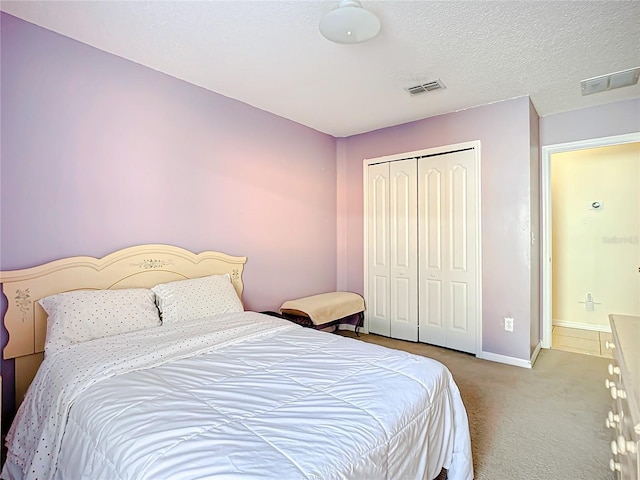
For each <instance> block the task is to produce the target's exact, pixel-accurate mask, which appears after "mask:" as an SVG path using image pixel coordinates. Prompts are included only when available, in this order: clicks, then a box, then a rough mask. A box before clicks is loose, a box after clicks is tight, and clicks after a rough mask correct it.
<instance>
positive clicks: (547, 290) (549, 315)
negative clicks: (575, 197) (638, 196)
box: [541, 133, 640, 348]
mask: <svg viewBox="0 0 640 480" xmlns="http://www.w3.org/2000/svg"><path fill="white" fill-rule="evenodd" d="M635 142H640V133H635V134H629V135H621V136H616V137H606V138H601V139H593V140H587V141H581V142H572V143H566V144H559V145H551V146H545V147H542V159H541V163H542V172H541V197H542V209H541V210H542V218H541V226H542V266H541V269H542V309H541V311H542V325H541V326H542V341H541V346H542V347H543V348H551V346H552V343H553V340H552V331H553V328H554V327H553V323H554V316H553V314H554V310H555V312H556V315H562V314H561V313H560V314H559V313H558V311H559V308H558V306H557V305H556V308H555V309H554V294H557V293H558V289H559V288H554V264H553V262H552V258H553V256H554V250H553V245H554V236H553V234H552V230H553V216H554V215H553V212H552V182H551V177H552V156H554V155H556V154H562V153H569V152H575V153H577V152H580V151H586V150H589V149H599V148H602V147H609V146H616V145H624V144H631V143H635ZM578 181H579V179H576V182H578ZM605 181H606V179H605V178H602V182H603V183H604V182H605ZM638 181H640V180H638ZM574 183H575V182H574ZM638 187H640V186H637V187H636V188H638ZM596 190H597V189H594V191H596ZM596 196H597V195H596ZM583 200H584V199H583ZM585 201H586V200H585ZM583 203H584V202H583ZM613 205H614V204H613V203H612V205H611V206H612V207H613ZM582 207H584V209H582V210H581V211H580V212H579V215H583V218H582V222H583V223H584V222H587V223H588V222H589V221H592V220H596V219H597V220H596V223H597V222H601V220H603V219H605V218H606V217H607V214H606V213H605V212H607V213H608V214H609V215H608V216H612V214H614V213H615V214H616V215H620V209H616V211H615V212H614V211H612V210H611V209H607V202H605V201H603V199H600V200H598V199H597V198H595V197H594V198H593V199H591V200H590V201H589V202H587V204H586V205H580V208H582ZM563 208H564V207H563ZM635 208H638V206H637V205H636V206H635ZM602 214H605V215H602ZM598 215H600V216H599V217H598ZM605 228H606V227H605ZM574 233H575V232H574ZM638 235H640V232H635V233H633V232H632V233H631V234H629V235H627V233H624V234H622V233H621V234H618V233H617V232H614V231H610V230H606V229H605V230H600V231H599V233H597V234H596V238H595V239H594V238H592V239H591V241H596V242H597V243H599V245H598V247H599V248H601V249H602V248H604V250H601V251H602V252H604V254H608V253H607V252H609V253H610V252H611V251H613V249H612V247H616V246H618V247H626V251H627V253H628V251H631V252H635V253H632V255H631V257H633V255H634V254H635V256H636V257H640V245H638V243H637V242H638ZM592 237H593V235H592ZM618 240H619V241H620V242H621V245H617V243H616V242H617V241H618ZM570 241H573V242H574V244H573V245H572V247H576V246H578V244H577V243H575V242H578V241H579V242H582V240H581V239H578V240H576V239H573V240H570ZM584 247H585V248H589V247H588V246H584ZM580 248H581V247H580ZM572 250H573V248H572ZM578 250H579V248H578ZM619 250H625V248H618V249H616V252H617V251H619ZM559 254H560V253H559ZM616 255H617V253H616ZM629 258H630V257H629V256H627V260H626V263H625V265H626V268H627V270H629V271H630V272H627V274H628V277H627V278H626V279H625V280H624V282H627V283H628V282H631V283H633V282H636V283H638V284H639V285H640V283H639V282H640V275H638V271H637V269H638V267H640V265H629V262H633V263H638V260H639V258H635V257H634V258H632V259H629ZM558 260H559V261H558V263H560V258H559V259H558ZM584 260H585V262H588V261H589V260H588V258H585V259H584ZM563 261H564V260H563ZM557 273H558V272H557V271H556V276H555V278H556V281H558V275H557ZM631 273H633V274H634V276H631V275H630V274H631ZM562 283H563V285H555V287H561V286H562V287H563V288H565V287H567V285H566V282H564V281H563V282H562ZM627 283H625V285H627ZM569 288H571V287H569ZM629 288H633V287H629ZM565 289H566V288H565ZM582 290H585V291H584V292H582V291H581V290H580V295H579V298H573V297H577V293H576V292H575V291H574V294H573V297H572V298H571V299H570V301H571V302H573V304H574V305H573V306H572V308H574V312H577V313H575V314H573V318H572V320H573V321H574V323H576V325H578V326H579V325H580V324H581V323H583V324H585V325H584V326H585V327H587V328H590V327H589V323H593V322H592V321H590V320H588V318H589V317H585V316H581V313H580V312H583V311H584V312H587V315H589V314H590V313H593V311H594V310H595V309H596V308H598V307H599V305H598V303H601V304H602V303H603V302H599V301H598V298H596V297H594V296H593V294H592V293H590V292H589V291H588V290H589V289H588V288H583V289H582ZM554 292H555V293H554ZM582 293H584V295H582ZM609 296H610V297H612V298H609V299H608V300H612V301H609V302H607V306H606V307H605V306H603V307H602V308H604V309H605V310H606V309H607V307H611V308H614V309H615V308H616V305H623V306H622V307H619V308H629V307H628V306H625V305H624V302H622V303H621V302H620V301H619V300H616V301H615V302H614V301H613V296H615V295H614V294H611V295H609ZM578 304H580V307H581V309H582V310H575V307H576V306H578ZM605 313H606V314H608V313H615V312H609V311H606V312H605ZM620 313H623V312H620ZM638 313H640V312H638ZM576 319H577V321H576ZM585 319H587V320H585ZM607 325H608V320H607ZM592 328H593V330H595V331H598V329H600V330H603V331H606V330H608V327H606V326H604V327H603V325H600V326H598V325H595V326H594V327H592Z"/></svg>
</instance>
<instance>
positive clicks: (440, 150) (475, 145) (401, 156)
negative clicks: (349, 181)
mask: <svg viewBox="0 0 640 480" xmlns="http://www.w3.org/2000/svg"><path fill="white" fill-rule="evenodd" d="M480 147H481V142H480V140H473V141H470V142H462V143H454V144H451V145H443V146H440V147H432V148H426V149H422V150H414V151H411V152H404V153H397V154H393V155H385V156H382V157H375V158H365V159H364V160H363V161H362V184H363V188H362V191H363V201H364V205H363V217H364V218H363V237H364V251H363V264H364V282H363V283H364V297H365V298H369V295H368V294H369V292H368V289H369V286H368V284H369V282H368V281H367V279H368V275H369V267H368V265H367V252H368V248H369V245H368V244H369V240H368V238H367V231H368V227H369V222H368V216H367V211H368V208H369V205H368V204H369V201H368V199H369V182H368V181H367V179H368V175H367V168H368V167H369V165H374V164H376V163H385V162H393V161H396V160H406V159H410V158H417V157H422V156H428V155H438V154H446V153H450V152H455V151H457V150H465V149H473V150H474V153H475V166H476V198H475V201H476V205H477V209H478V210H477V215H476V217H477V225H478V228H477V230H476V252H475V253H476V259H477V268H476V279H475V280H476V298H477V299H478V301H477V302H476V308H475V309H474V310H475V314H476V318H477V325H476V354H475V355H476V357H478V358H481V357H482V203H481V199H482V168H481V158H482V157H481V149H480ZM364 314H365V321H364V328H363V331H364V332H365V333H369V315H368V309H365V312H364Z"/></svg>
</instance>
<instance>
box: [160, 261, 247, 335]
mask: <svg viewBox="0 0 640 480" xmlns="http://www.w3.org/2000/svg"><path fill="white" fill-rule="evenodd" d="M151 290H153V292H155V294H156V300H157V302H158V308H159V309H160V314H161V315H162V323H163V324H165V323H177V322H182V321H186V320H193V319H198V318H207V317H212V316H214V315H221V314H223V313H234V312H242V311H243V310H244V308H243V306H242V302H241V301H240V299H239V298H238V294H237V293H236V290H235V288H234V287H233V284H232V283H231V277H230V276H229V274H228V273H225V274H224V275H211V276H208V277H202V278H192V279H188V280H177V281H175V282H169V283H161V284H160V285H156V286H155V287H153V288H152V289H151Z"/></svg>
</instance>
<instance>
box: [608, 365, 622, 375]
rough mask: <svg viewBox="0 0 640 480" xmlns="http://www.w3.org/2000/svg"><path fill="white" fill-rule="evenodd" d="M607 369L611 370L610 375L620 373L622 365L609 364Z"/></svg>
mask: <svg viewBox="0 0 640 480" xmlns="http://www.w3.org/2000/svg"><path fill="white" fill-rule="evenodd" d="M607 371H608V372H609V375H613V374H616V375H620V367H616V366H614V365H613V364H612V363H610V364H609V366H608V367H607Z"/></svg>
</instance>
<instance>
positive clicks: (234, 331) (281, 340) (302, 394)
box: [3, 312, 473, 480]
mask: <svg viewBox="0 0 640 480" xmlns="http://www.w3.org/2000/svg"><path fill="white" fill-rule="evenodd" d="M8 446H9V460H10V461H11V462H12V464H14V465H18V466H20V467H24V468H23V470H24V478H27V479H35V478H38V479H50V478H60V479H74V480H79V479H83V478H86V479H92V480H93V479H109V480H111V479H118V478H122V479H135V480H143V479H154V480H157V479H196V478H213V477H215V478H237V479H243V480H245V479H252V478H263V479H264V478H274V479H333V478H335V479H338V478H340V479H393V480H396V479H410V480H413V479H423V478H424V479H429V480H430V479H432V478H434V477H435V476H436V475H437V474H438V473H439V471H440V469H441V468H442V467H445V468H448V469H449V479H451V480H457V479H464V480H468V479H469V480H470V479H472V478H473V473H472V464H471V445H470V438H469V430H468V423H467V416H466V412H465V410H464V406H463V404H462V401H461V399H460V395H459V392H458V389H457V387H456V385H455V383H454V382H453V379H452V377H451V375H450V373H449V372H448V370H447V369H446V368H444V366H442V365H441V364H440V363H438V362H436V361H434V360H430V359H427V358H423V357H418V356H414V355H410V354H407V353H404V352H399V351H395V350H390V349H386V348H383V347H378V346H375V345H370V344H366V343H364V342H361V341H357V340H352V339H348V338H343V337H340V336H337V335H333V334H328V333H324V332H317V331H314V330H311V329H305V328H302V327H299V326H297V325H294V324H291V323H289V322H286V321H283V320H280V319H278V318H275V317H270V316H266V315H260V314H257V313H253V312H245V313H242V314H230V315H227V316H225V317H224V320H223V319H222V318H220V317H216V319H215V320H212V319H207V320H204V321H196V322H190V323H188V324H183V325H166V326H162V327H157V328H153V329H149V330H144V331H139V332H133V333H130V334H126V335H121V336H118V337H115V338H114V337H111V338H106V339H101V340H97V341H91V342H86V343H84V344H79V345H75V346H73V347H69V349H67V350H64V351H61V352H60V353H58V354H55V355H53V356H51V357H49V358H47V359H46V361H45V362H44V363H43V365H42V367H41V368H40V370H39V372H38V375H37V376H36V379H35V380H34V383H33V385H32V387H31V388H30V390H29V393H28V395H27V398H26V399H25V401H24V403H23V405H22V406H21V409H20V411H19V413H18V416H17V417H16V421H15V422H14V424H13V426H12V428H11V430H10V432H9V436H8ZM36 450H37V453H34V452H36ZM3 475H4V476H3V478H5V476H6V477H7V478H9V475H10V473H9V469H7V468H5V470H3Z"/></svg>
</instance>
